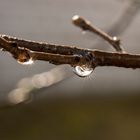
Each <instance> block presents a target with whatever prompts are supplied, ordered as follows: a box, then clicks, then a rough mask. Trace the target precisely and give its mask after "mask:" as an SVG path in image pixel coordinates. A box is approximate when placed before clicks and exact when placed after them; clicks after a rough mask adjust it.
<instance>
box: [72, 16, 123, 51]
mask: <svg viewBox="0 0 140 140" xmlns="http://www.w3.org/2000/svg"><path fill="white" fill-rule="evenodd" d="M72 22H73V24H74V25H76V26H78V27H80V28H81V29H82V30H85V31H86V30H88V31H90V32H93V33H95V34H97V35H99V36H100V37H102V38H103V39H104V40H106V41H107V42H108V43H110V44H111V45H112V46H113V47H114V49H115V50H116V51H118V52H123V50H122V48H121V47H120V40H119V39H118V38H117V37H111V36H110V35H108V34H107V33H105V32H103V31H102V30H100V29H99V28H97V27H94V26H93V25H91V24H90V22H89V21H88V20H86V19H84V18H83V17H80V16H78V15H75V16H73V18H72Z"/></svg>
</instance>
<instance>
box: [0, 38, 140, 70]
mask: <svg viewBox="0 0 140 140" xmlns="http://www.w3.org/2000/svg"><path fill="white" fill-rule="evenodd" d="M10 38H13V37H10ZM16 40H19V39H17V38H16ZM16 40H14V42H12V41H7V40H6V39H4V38H2V37H0V46H1V47H2V48H4V49H5V50H6V51H8V52H10V53H11V54H12V55H13V57H14V58H15V59H17V60H18V61H19V62H21V63H24V62H26V61H28V60H29V59H32V60H43V61H49V62H50V63H53V64H57V65H60V64H69V65H71V66H77V65H78V66H83V65H84V66H85V65H90V67H92V68H95V67H97V66H116V67H124V68H140V55H133V54H122V53H111V52H105V51H98V50H90V49H82V48H78V47H69V46H67V47H66V50H67V49H68V50H69V51H70V52H71V53H72V54H73V55H68V53H67V51H66V50H65V48H64V46H61V45H57V46H59V47H58V50H57V47H56V45H55V46H54V47H55V48H56V50H55V51H56V52H57V53H56V54H55V53H54V52H53V53H48V52H41V51H42V50H41V51H38V52H37V51H32V50H29V46H30V47H31V48H33V46H35V45H36V44H38V45H40V44H41V43H38V42H33V41H27V40H23V42H24V43H25V44H26V45H25V46H28V49H27V48H25V46H24V43H22V47H21V46H20V45H21V44H20V43H19V42H18V41H17V42H16ZM13 44H14V46H13ZM15 44H17V45H15ZM27 44H28V45H27ZM44 45H45V43H44ZM47 45H48V49H47V50H51V47H52V46H53V45H52V44H48V43H47ZM41 46H42V44H41ZM37 47H38V50H39V49H40V46H36V48H37ZM61 47H62V49H61ZM61 50H62V52H61ZM64 52H66V55H61V54H62V53H64Z"/></svg>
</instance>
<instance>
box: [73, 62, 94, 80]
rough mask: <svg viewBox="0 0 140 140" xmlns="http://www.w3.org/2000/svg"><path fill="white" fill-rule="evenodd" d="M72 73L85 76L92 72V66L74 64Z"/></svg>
mask: <svg viewBox="0 0 140 140" xmlns="http://www.w3.org/2000/svg"><path fill="white" fill-rule="evenodd" d="M73 71H74V73H75V74H76V75H78V76H79V77H87V76H89V75H90V74H91V73H92V72H93V68H91V67H87V66H85V65H84V66H75V67H74V70H73Z"/></svg>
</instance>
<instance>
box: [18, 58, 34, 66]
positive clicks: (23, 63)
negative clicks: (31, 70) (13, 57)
mask: <svg viewBox="0 0 140 140" xmlns="http://www.w3.org/2000/svg"><path fill="white" fill-rule="evenodd" d="M18 63H20V64H22V65H31V64H33V63H34V61H33V59H29V60H27V61H25V62H20V61H18Z"/></svg>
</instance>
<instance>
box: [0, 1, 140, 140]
mask: <svg viewBox="0 0 140 140" xmlns="http://www.w3.org/2000/svg"><path fill="white" fill-rule="evenodd" d="M139 9H140V1H139V0H104V1H102V0H86V1H85V0H56V1H54V0H39V1H38V0H28V1H27V0H12V1H9V0H0V19H1V22H0V33H1V34H6V35H11V36H16V37H19V38H24V39H28V40H35V41H43V42H49V43H54V44H63V45H74V46H79V47H83V48H94V49H101V50H106V51H114V50H113V49H112V48H111V47H110V45H109V44H108V43H106V42H105V41H104V40H102V39H100V38H99V37H97V36H96V35H94V34H92V33H89V32H86V33H83V32H82V31H81V30H80V29H79V28H77V27H75V26H74V25H72V22H71V19H72V17H73V16H74V15H75V14H78V15H80V16H82V17H85V18H86V19H88V20H89V21H90V22H91V23H92V24H93V25H95V26H97V27H99V28H100V29H103V30H104V31H106V32H108V33H109V34H110V35H112V36H115V35H116V36H118V37H119V38H120V39H121V40H122V46H123V48H124V50H125V51H126V52H129V53H130V52H131V53H135V54H138V53H139V52H140V47H139V42H140V40H139V36H140V31H139V23H140V12H139ZM0 69H1V71H0V139H2V140H18V139H20V140H28V139H33V140H40V139H48V140H59V139H60V140H63V139H64V140H71V139H73V140H84V139H88V140H92V139H95V140H96V139H97V140H101V139H105V140H112V139H114V140H131V139H134V140H139V139H140V133H139V130H140V109H139V108H140V86H139V83H140V70H139V69H136V70H132V69H124V68H116V67H99V68H96V69H95V70H94V72H93V73H92V74H91V75H90V76H89V77H86V78H80V77H78V76H76V75H75V74H73V69H72V68H71V67H69V66H55V65H52V64H49V63H48V62H43V61H36V62H35V63H34V64H32V65H21V64H18V63H17V62H16V61H15V60H14V59H13V58H12V57H11V56H10V55H9V54H8V53H6V52H0Z"/></svg>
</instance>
